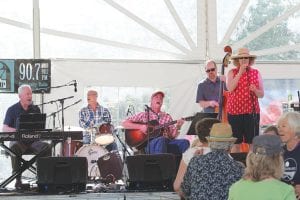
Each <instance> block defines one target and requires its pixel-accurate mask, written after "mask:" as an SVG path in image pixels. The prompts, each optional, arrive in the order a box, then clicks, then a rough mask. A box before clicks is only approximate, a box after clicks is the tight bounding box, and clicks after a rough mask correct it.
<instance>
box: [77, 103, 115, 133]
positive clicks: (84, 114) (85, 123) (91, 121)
mask: <svg viewBox="0 0 300 200" xmlns="http://www.w3.org/2000/svg"><path fill="white" fill-rule="evenodd" d="M110 122H111V115H110V112H109V111H108V109H107V108H104V107H103V106H101V105H99V104H97V107H96V111H95V112H94V111H93V110H92V109H91V108H90V107H89V106H87V107H84V108H82V109H81V110H80V112H79V125H80V127H82V128H84V129H87V128H92V127H95V126H98V125H101V124H103V123H110Z"/></svg>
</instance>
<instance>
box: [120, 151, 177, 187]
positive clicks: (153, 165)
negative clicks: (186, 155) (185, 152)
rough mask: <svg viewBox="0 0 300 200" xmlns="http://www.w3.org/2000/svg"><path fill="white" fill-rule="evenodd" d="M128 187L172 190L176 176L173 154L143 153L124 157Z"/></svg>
mask: <svg viewBox="0 0 300 200" xmlns="http://www.w3.org/2000/svg"><path fill="white" fill-rule="evenodd" d="M126 162H127V169H128V175H129V179H128V183H129V185H128V189H162V190H172V184H173V181H174V179H175V176H176V161H175V155H173V154H168V153H165V154H151V155H150V154H149V155H148V154H143V155H135V156H128V157H127V158H126Z"/></svg>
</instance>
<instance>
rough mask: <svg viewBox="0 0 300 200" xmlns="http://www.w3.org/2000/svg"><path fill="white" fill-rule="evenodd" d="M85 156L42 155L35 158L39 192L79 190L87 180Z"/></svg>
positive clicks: (83, 187) (82, 189) (83, 188)
mask: <svg viewBox="0 0 300 200" xmlns="http://www.w3.org/2000/svg"><path fill="white" fill-rule="evenodd" d="M87 168H88V167H87V159H86V157H48V158H47V157H44V158H38V160H37V177H38V178H37V184H38V188H39V191H40V192H50V193H60V192H81V191H85V186H86V182H87V177H88V176H87V174H88V171H87Z"/></svg>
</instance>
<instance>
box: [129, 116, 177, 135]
mask: <svg viewBox="0 0 300 200" xmlns="http://www.w3.org/2000/svg"><path fill="white" fill-rule="evenodd" d="M127 120H130V121H132V122H135V123H145V124H146V123H147V121H148V113H147V112H140V113H138V114H136V115H133V116H130V117H128V118H127ZM152 120H156V121H158V123H159V124H160V125H162V124H165V123H168V122H171V121H173V119H172V117H171V115H169V114H168V113H165V112H159V113H153V112H151V111H150V112H149V121H152ZM166 128H167V127H166ZM175 129H176V126H175V125H170V126H168V129H166V130H168V132H169V134H171V135H174V134H173V133H174V131H175Z"/></svg>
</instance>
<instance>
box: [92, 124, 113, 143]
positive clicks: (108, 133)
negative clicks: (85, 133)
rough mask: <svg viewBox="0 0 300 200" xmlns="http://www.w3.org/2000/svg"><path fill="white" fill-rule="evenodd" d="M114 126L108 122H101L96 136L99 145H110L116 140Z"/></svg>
mask: <svg viewBox="0 0 300 200" xmlns="http://www.w3.org/2000/svg"><path fill="white" fill-rule="evenodd" d="M113 131H114V126H113V125H111V124H109V123H107V124H101V125H100V126H99V127H98V128H97V133H96V136H95V142H96V143H97V144H99V145H104V146H106V145H109V144H111V143H113V142H114V140H115V139H114V136H113Z"/></svg>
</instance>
